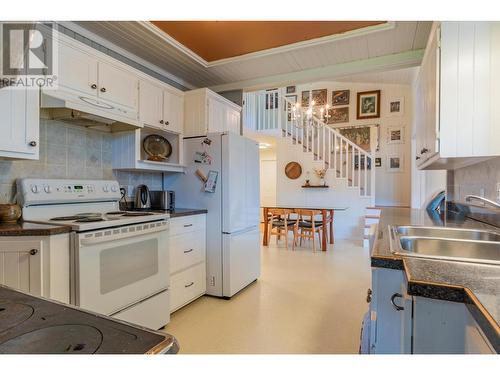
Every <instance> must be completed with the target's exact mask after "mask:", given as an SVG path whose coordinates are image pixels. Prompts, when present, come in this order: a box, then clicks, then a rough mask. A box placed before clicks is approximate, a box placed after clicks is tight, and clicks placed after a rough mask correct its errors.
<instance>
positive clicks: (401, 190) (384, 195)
mask: <svg viewBox="0 0 500 375" xmlns="http://www.w3.org/2000/svg"><path fill="white" fill-rule="evenodd" d="M325 88H326V89H327V90H328V103H330V104H331V100H332V90H350V91H351V92H350V101H349V122H347V123H342V124H335V125H339V126H351V125H371V124H379V125H380V139H379V144H380V149H379V151H378V152H376V154H375V157H381V158H382V167H380V168H376V194H375V204H376V205H380V206H410V200H411V193H410V192H411V141H410V140H411V134H412V132H411V128H412V118H413V93H412V88H411V86H410V85H394V84H380V83H345V82H317V83H311V84H305V85H298V86H297V89H296V95H297V98H298V100H300V98H301V92H302V91H308V90H315V89H325ZM371 90H380V91H381V93H380V100H381V103H380V104H381V105H380V112H381V116H380V118H376V119H368V120H357V119H356V99H357V92H360V91H371ZM293 95H295V94H293ZM398 97H402V98H404V113H403V115H402V116H397V117H392V116H390V113H389V101H390V100H391V99H392V98H398ZM400 125H402V126H404V128H405V135H404V144H388V143H387V131H388V127H390V126H400ZM390 154H400V155H402V156H403V158H404V169H403V172H397V173H395V172H388V171H387V156H388V155H390Z"/></svg>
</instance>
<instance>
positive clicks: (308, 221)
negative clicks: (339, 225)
mask: <svg viewBox="0 0 500 375" xmlns="http://www.w3.org/2000/svg"><path fill="white" fill-rule="evenodd" d="M295 212H296V213H297V214H298V215H299V220H298V221H297V222H296V223H295V226H294V231H293V242H294V245H295V243H296V241H297V239H300V245H301V246H302V238H307V239H311V240H312V245H313V251H314V252H315V251H316V242H315V240H314V235H315V234H316V233H317V234H318V240H319V243H321V230H322V228H323V222H322V221H317V220H315V218H314V217H315V216H316V215H320V214H321V211H318V210H305V209H297V210H295Z"/></svg>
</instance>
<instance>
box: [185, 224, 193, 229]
mask: <svg viewBox="0 0 500 375" xmlns="http://www.w3.org/2000/svg"><path fill="white" fill-rule="evenodd" d="M192 226H193V224H184V228H188V227H192Z"/></svg>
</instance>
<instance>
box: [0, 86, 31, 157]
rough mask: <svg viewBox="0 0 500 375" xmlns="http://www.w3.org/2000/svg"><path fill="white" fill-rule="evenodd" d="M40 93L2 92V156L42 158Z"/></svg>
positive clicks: (0, 124) (0, 148)
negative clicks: (40, 147)
mask: <svg viewBox="0 0 500 375" xmlns="http://www.w3.org/2000/svg"><path fill="white" fill-rule="evenodd" d="M38 96H39V91H38V90H31V89H15V88H11V87H5V88H3V89H0V112H1V113H2V121H0V134H1V135H2V136H1V137H0V156H5V157H15V158H26V159H38V152H39V140H38V137H39V103H38Z"/></svg>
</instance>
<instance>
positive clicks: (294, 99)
mask: <svg viewBox="0 0 500 375" xmlns="http://www.w3.org/2000/svg"><path fill="white" fill-rule="evenodd" d="M285 98H287V99H288V100H289V101H290V102H292V103H293V104H295V103H297V95H285ZM291 106H292V105H291V104H290V103H286V107H285V106H283V110H285V111H286V112H287V120H288V121H292V112H291V110H292V108H291Z"/></svg>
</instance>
